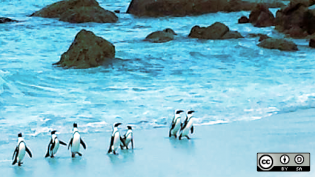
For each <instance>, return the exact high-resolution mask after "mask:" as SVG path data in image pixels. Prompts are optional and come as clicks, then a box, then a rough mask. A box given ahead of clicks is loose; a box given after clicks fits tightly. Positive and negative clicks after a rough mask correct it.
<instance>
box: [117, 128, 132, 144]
mask: <svg viewBox="0 0 315 177" xmlns="http://www.w3.org/2000/svg"><path fill="white" fill-rule="evenodd" d="M127 129H128V130H127V132H126V133H125V134H124V135H123V136H122V137H120V141H121V143H120V148H121V149H124V147H126V149H128V145H129V143H130V142H131V147H132V149H133V133H132V127H131V126H127Z"/></svg>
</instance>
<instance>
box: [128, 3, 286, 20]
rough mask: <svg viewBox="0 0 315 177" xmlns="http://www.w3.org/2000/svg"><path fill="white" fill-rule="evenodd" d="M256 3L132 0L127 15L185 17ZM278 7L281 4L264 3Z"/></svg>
mask: <svg viewBox="0 0 315 177" xmlns="http://www.w3.org/2000/svg"><path fill="white" fill-rule="evenodd" d="M256 4H257V3H254V2H248V1H242V0H132V1H131V2H130V4H129V7H128V9H127V13H129V14H133V15H136V16H149V17H160V16H186V15H199V14H205V13H211V12H219V11H229V12H230V11H241V10H251V9H252V8H253V7H255V5H256ZM266 5H267V7H280V6H283V3H278V2H276V3H274V2H273V3H266Z"/></svg>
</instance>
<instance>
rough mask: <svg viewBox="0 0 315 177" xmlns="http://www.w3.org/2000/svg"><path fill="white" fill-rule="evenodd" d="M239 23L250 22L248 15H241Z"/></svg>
mask: <svg viewBox="0 0 315 177" xmlns="http://www.w3.org/2000/svg"><path fill="white" fill-rule="evenodd" d="M238 23H249V19H248V18H247V17H246V16H241V18H239V19H238Z"/></svg>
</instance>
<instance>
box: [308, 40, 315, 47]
mask: <svg viewBox="0 0 315 177" xmlns="http://www.w3.org/2000/svg"><path fill="white" fill-rule="evenodd" d="M309 46H310V47H312V48H315V38H311V39H310V42H309Z"/></svg>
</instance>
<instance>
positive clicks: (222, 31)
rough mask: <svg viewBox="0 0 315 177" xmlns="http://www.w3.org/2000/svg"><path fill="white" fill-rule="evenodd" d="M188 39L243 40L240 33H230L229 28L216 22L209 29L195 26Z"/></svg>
mask: <svg viewBox="0 0 315 177" xmlns="http://www.w3.org/2000/svg"><path fill="white" fill-rule="evenodd" d="M188 37H191V38H199V39H230V38H242V37H243V36H242V35H240V34H239V33H238V32H234V31H230V29H229V27H227V26H226V25H224V24H223V23H220V22H215V23H214V24H212V25H211V26H208V27H200V26H194V27H193V28H192V29H191V31H190V33H189V35H188Z"/></svg>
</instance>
